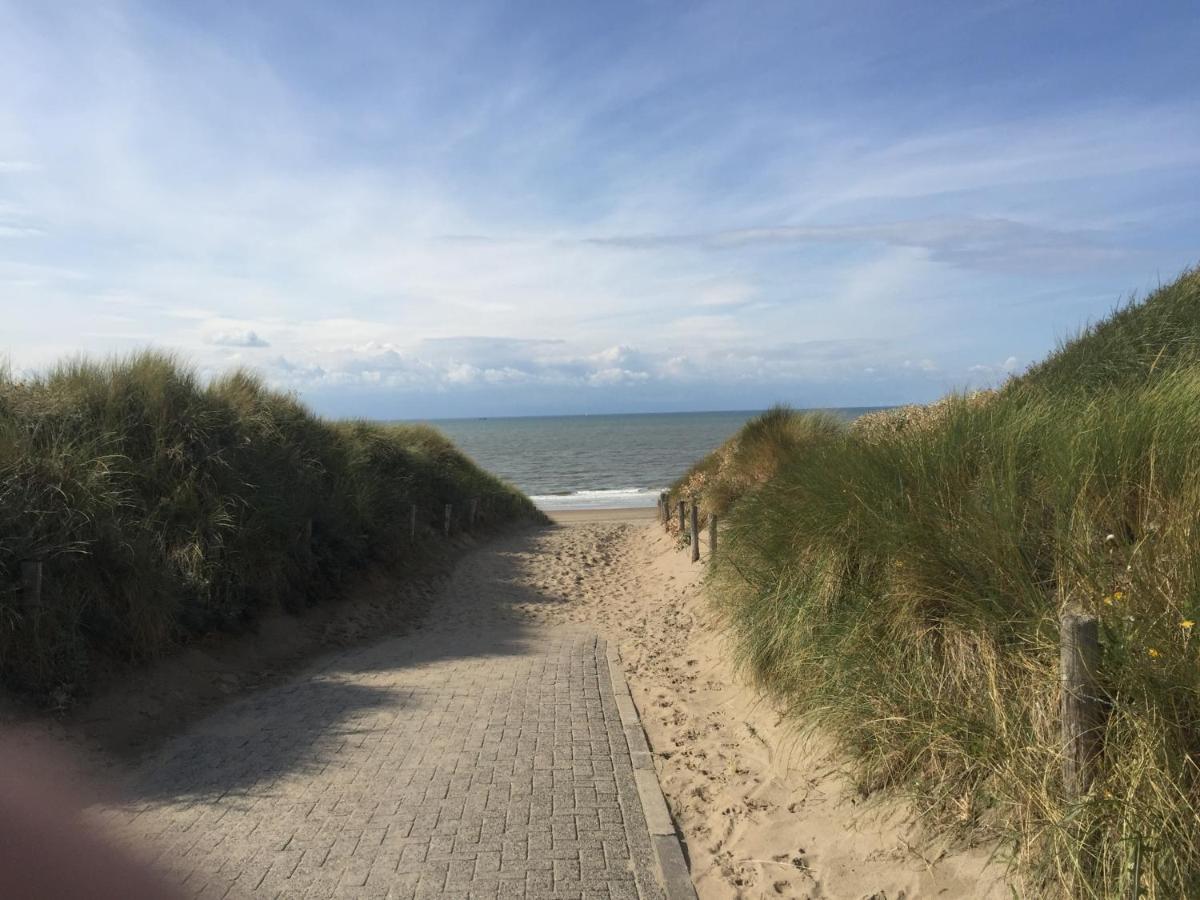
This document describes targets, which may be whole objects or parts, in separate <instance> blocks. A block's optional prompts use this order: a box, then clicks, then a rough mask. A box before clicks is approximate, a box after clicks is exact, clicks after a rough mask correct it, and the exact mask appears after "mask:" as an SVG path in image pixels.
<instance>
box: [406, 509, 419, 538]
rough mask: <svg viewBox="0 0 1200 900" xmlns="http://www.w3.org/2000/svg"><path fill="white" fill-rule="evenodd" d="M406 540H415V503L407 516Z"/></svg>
mask: <svg viewBox="0 0 1200 900" xmlns="http://www.w3.org/2000/svg"><path fill="white" fill-rule="evenodd" d="M408 539H409V540H410V541H416V539H417V504H415V503H414V504H413V505H412V509H411V510H410V511H409V514H408Z"/></svg>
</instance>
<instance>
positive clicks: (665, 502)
mask: <svg viewBox="0 0 1200 900" xmlns="http://www.w3.org/2000/svg"><path fill="white" fill-rule="evenodd" d="M658 503H659V507H660V512H661V513H662V526H663V528H664V529H668V528H669V526H670V524H671V495H670V494H669V493H667V492H666V491H663V492H662V494H660V495H659V498H658Z"/></svg>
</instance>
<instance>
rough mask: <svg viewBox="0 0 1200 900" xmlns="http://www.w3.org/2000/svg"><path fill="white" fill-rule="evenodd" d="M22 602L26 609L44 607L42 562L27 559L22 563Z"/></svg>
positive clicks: (31, 609)
mask: <svg viewBox="0 0 1200 900" xmlns="http://www.w3.org/2000/svg"><path fill="white" fill-rule="evenodd" d="M21 603H22V604H23V605H24V607H25V609H26V610H29V611H33V610H38V609H41V608H42V563H41V561H40V560H27V561H25V562H23V563H21Z"/></svg>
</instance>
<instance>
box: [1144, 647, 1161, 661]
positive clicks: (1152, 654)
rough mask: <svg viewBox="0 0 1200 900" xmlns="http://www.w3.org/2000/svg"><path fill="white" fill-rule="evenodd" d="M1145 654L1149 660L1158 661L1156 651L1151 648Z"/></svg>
mask: <svg viewBox="0 0 1200 900" xmlns="http://www.w3.org/2000/svg"><path fill="white" fill-rule="evenodd" d="M1146 652H1147V653H1149V654H1150V658H1151V659H1158V651H1157V650H1155V649H1154V648H1153V647H1151V648H1150V649H1149V650H1147V651H1146Z"/></svg>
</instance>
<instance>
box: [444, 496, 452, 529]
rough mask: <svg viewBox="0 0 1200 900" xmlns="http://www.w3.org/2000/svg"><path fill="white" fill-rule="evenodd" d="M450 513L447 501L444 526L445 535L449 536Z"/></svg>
mask: <svg viewBox="0 0 1200 900" xmlns="http://www.w3.org/2000/svg"><path fill="white" fill-rule="evenodd" d="M451 515H452V510H451V506H450V504H449V503H447V504H446V526H445V529H446V537H450V516H451Z"/></svg>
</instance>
